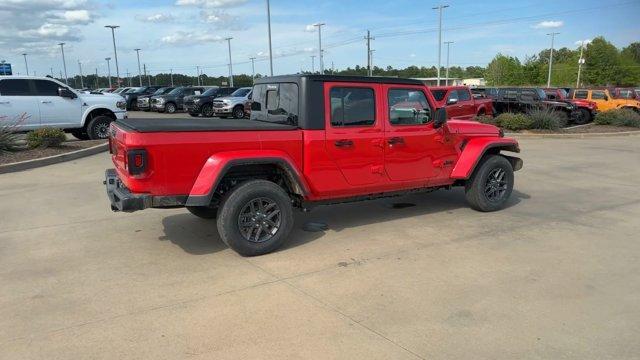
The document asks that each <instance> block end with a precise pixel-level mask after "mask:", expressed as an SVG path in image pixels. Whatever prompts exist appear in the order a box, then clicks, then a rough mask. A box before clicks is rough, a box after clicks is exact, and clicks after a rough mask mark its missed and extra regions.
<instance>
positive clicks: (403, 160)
mask: <svg viewBox="0 0 640 360" xmlns="http://www.w3.org/2000/svg"><path fill="white" fill-rule="evenodd" d="M383 89H384V92H385V94H386V99H385V109H387V111H385V113H386V116H385V118H386V121H385V131H384V140H385V154H384V160H385V161H384V167H385V170H386V172H387V175H388V176H389V179H391V180H392V181H417V182H418V183H420V182H424V181H425V180H427V179H429V178H432V177H434V176H436V175H437V174H438V172H439V171H438V169H436V168H435V167H434V163H437V162H438V160H439V159H438V158H439V157H440V155H441V150H442V147H443V144H442V142H441V141H442V139H443V137H442V133H441V130H438V129H434V128H433V114H434V113H435V110H434V108H432V107H431V106H430V105H429V102H428V101H427V97H426V95H425V93H424V92H423V89H422V88H419V87H407V86H400V85H383ZM423 185H424V184H423Z"/></svg>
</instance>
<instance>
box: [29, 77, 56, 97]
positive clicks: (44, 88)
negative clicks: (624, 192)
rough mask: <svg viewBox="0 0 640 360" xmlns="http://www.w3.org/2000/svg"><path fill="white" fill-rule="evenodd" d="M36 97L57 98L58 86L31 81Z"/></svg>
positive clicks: (47, 81) (45, 82) (50, 82)
mask: <svg viewBox="0 0 640 360" xmlns="http://www.w3.org/2000/svg"><path fill="white" fill-rule="evenodd" d="M33 82H34V83H35V85H36V95H38V96H58V87H59V85H58V84H56V83H54V82H53V81H49V80H33Z"/></svg>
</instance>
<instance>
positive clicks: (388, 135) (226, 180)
mask: <svg viewBox="0 0 640 360" xmlns="http://www.w3.org/2000/svg"><path fill="white" fill-rule="evenodd" d="M406 98H411V99H413V100H415V101H413V102H412V103H411V104H406V103H404V104H403V103H396V102H395V101H396V100H397V99H406ZM383 99H384V100H383ZM380 100H382V101H380ZM252 101H253V103H252V109H251V118H250V119H247V120H240V119H238V120H223V119H205V118H191V119H127V120H122V121H118V122H117V123H115V124H113V125H112V131H111V140H110V145H111V158H112V161H113V164H114V166H115V169H108V170H107V171H106V174H105V177H106V181H105V184H106V188H107V195H108V197H109V199H110V202H111V208H112V210H114V211H125V212H132V211H138V210H143V209H145V208H175V207H180V206H185V207H186V208H187V209H188V210H189V211H190V212H191V213H192V214H194V215H195V216H199V217H202V218H207V219H214V218H215V219H217V220H216V221H217V227H218V232H219V234H220V237H221V238H222V240H223V241H224V242H225V243H226V244H227V245H229V246H230V247H231V248H232V249H234V250H235V251H237V252H238V253H240V254H242V255H245V256H252V255H260V254H265V253H268V252H271V251H274V250H276V249H277V248H279V247H280V246H281V245H282V244H283V243H284V242H285V241H286V240H287V238H288V236H289V233H290V232H291V230H292V229H293V210H294V208H298V209H303V210H308V209H311V208H312V207H313V206H316V205H321V204H335V203H343V202H351V201H358V200H365V199H373V198H379V197H385V196H396V195H399V194H404V193H414V192H417V191H432V190H436V189H449V188H451V187H453V186H461V187H463V188H464V191H465V193H466V198H467V201H468V202H469V204H470V206H471V207H472V208H474V209H476V210H479V211H495V210H499V209H501V208H503V207H504V206H505V204H506V203H507V201H508V199H509V196H510V194H511V191H512V189H513V184H514V174H513V172H514V171H516V170H519V169H520V168H521V167H522V160H520V159H518V158H516V157H512V156H508V155H506V154H504V153H503V151H510V152H519V151H520V149H519V146H518V142H517V141H516V140H515V139H512V138H506V137H503V136H504V134H503V133H502V131H501V130H500V129H498V128H497V127H495V126H492V125H489V124H483V123H479V122H475V121H466V120H450V121H447V114H446V109H445V108H440V109H438V110H436V107H437V105H436V103H435V101H434V99H433V96H432V95H431V92H430V91H429V89H428V88H427V87H426V86H425V85H423V83H422V82H421V81H419V80H413V79H400V78H384V77H364V76H331V75H291V76H277V77H267V78H261V79H256V83H255V85H254V87H253V97H252Z"/></svg>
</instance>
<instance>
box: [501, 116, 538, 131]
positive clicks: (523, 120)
mask: <svg viewBox="0 0 640 360" xmlns="http://www.w3.org/2000/svg"><path fill="white" fill-rule="evenodd" d="M495 121H496V123H497V124H498V126H500V127H502V128H505V129H507V130H513V131H517V130H526V129H531V125H532V121H531V119H530V118H529V117H528V116H527V115H525V114H514V113H502V114H500V115H498V116H497V117H496V118H495Z"/></svg>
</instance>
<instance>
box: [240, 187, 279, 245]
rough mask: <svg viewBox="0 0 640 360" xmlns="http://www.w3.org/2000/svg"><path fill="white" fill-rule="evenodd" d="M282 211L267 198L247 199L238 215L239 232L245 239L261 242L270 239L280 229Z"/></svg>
mask: <svg viewBox="0 0 640 360" xmlns="http://www.w3.org/2000/svg"><path fill="white" fill-rule="evenodd" d="M281 221H282V212H281V211H280V207H279V206H278V204H277V203H276V202H275V201H274V200H272V199H269V198H265V197H260V198H255V199H252V200H249V202H248V203H247V204H246V205H245V206H244V207H243V208H242V210H240V214H239V215H238V228H239V229H240V234H241V235H242V237H244V238H245V240H247V241H251V242H255V243H261V242H265V241H268V240H270V239H271V238H272V237H273V236H274V235H275V234H276V233H277V232H278V230H279V229H280V223H281Z"/></svg>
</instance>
